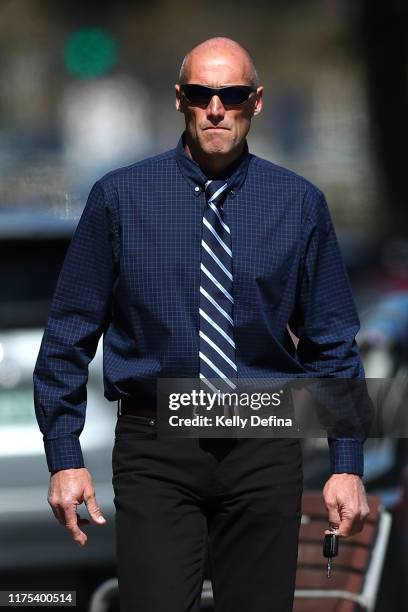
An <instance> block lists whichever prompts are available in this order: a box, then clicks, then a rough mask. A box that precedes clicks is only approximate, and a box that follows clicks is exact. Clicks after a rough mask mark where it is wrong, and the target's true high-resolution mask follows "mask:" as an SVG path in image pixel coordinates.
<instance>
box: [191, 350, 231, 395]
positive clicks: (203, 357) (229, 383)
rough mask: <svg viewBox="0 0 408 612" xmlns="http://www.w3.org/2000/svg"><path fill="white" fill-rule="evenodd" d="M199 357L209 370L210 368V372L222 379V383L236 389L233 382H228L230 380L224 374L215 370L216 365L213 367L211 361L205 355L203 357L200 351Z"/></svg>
mask: <svg viewBox="0 0 408 612" xmlns="http://www.w3.org/2000/svg"><path fill="white" fill-rule="evenodd" d="M199 355H200V357H201V359H203V360H204V361H205V362H206V363H208V365H209V366H210V368H211V369H212V370H214V372H216V373H217V374H218V376H219V377H220V378H222V379H223V380H224V381H225V382H226V383H227V385H229V386H230V387H231V388H232V389H235V388H236V385H235V384H234V383H233V382H231V381H230V379H229V378H228V377H227V376H225V374H224V373H223V372H221V370H219V369H218V368H217V366H216V365H214V364H213V362H212V361H211V360H210V359H209V358H208V357H207V356H206V355H204V353H202V352H201V351H200V352H199Z"/></svg>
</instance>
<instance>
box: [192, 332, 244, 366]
mask: <svg viewBox="0 0 408 612" xmlns="http://www.w3.org/2000/svg"><path fill="white" fill-rule="evenodd" d="M200 336H201V337H202V338H203V339H204V340H205V341H206V342H207V343H208V344H209V345H210V346H212V347H213V349H214V351H217V353H218V354H219V355H221V357H222V358H223V359H225V361H226V362H227V363H229V364H230V366H231V368H233V369H234V370H237V366H236V365H235V363H234V362H233V361H231V359H230V358H229V357H228V356H227V355H226V354H225V353H224V351H222V350H221V349H220V348H219V347H218V346H217V345H216V344H215V342H213V341H212V340H211V338H209V337H208V336H206V335H205V333H204V332H202V331H201V329H200Z"/></svg>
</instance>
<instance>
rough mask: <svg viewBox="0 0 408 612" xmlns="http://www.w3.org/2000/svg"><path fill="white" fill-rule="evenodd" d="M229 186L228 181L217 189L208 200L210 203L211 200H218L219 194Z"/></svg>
mask: <svg viewBox="0 0 408 612" xmlns="http://www.w3.org/2000/svg"><path fill="white" fill-rule="evenodd" d="M227 188H228V183H225V185H223V186H222V187H220V188H219V189H217V191H216V192H215V193H214V194H213V195H212V196H211V198H210V199H209V200H208V203H210V202H214V200H216V199H217V198H218V196H219V195H221V194H222V192H223V191H225V190H226V189H227Z"/></svg>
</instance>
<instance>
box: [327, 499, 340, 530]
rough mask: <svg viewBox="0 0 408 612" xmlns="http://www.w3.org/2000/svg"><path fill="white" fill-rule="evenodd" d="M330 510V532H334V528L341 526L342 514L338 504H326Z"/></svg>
mask: <svg viewBox="0 0 408 612" xmlns="http://www.w3.org/2000/svg"><path fill="white" fill-rule="evenodd" d="M326 508H327V511H328V514H329V516H328V520H329V530H330V531H329V533H333V530H336V529H338V528H339V526H340V523H341V518H340V514H339V511H338V508H337V505H332V504H327V505H326Z"/></svg>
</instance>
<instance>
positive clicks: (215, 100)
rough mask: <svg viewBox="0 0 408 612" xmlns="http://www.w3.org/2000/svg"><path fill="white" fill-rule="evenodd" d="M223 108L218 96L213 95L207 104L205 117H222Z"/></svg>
mask: <svg viewBox="0 0 408 612" xmlns="http://www.w3.org/2000/svg"><path fill="white" fill-rule="evenodd" d="M224 115H225V108H224V105H223V103H222V102H221V100H220V98H219V97H218V96H213V97H212V98H211V100H210V102H209V104H208V106H207V117H224Z"/></svg>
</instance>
